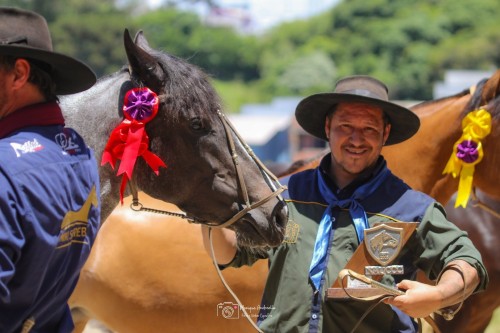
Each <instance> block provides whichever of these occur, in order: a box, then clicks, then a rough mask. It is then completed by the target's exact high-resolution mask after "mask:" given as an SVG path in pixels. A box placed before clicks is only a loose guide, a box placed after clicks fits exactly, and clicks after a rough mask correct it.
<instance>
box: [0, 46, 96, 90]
mask: <svg viewBox="0 0 500 333" xmlns="http://www.w3.org/2000/svg"><path fill="white" fill-rule="evenodd" d="M0 54H4V55H9V56H14V57H21V58H27V59H34V60H38V61H42V62H44V63H47V64H49V65H50V66H51V67H52V73H51V76H52V79H53V80H54V82H55V84H56V94H57V95H67V94H74V93H78V92H81V91H84V90H87V89H88V88H90V87H92V86H93V85H94V83H95V82H96V75H95V74H94V72H93V71H92V69H90V67H88V66H87V65H86V64H84V63H83V62H81V61H79V60H76V59H74V58H71V57H68V56H66V55H64V54H60V53H57V52H50V51H45V50H40V49H36V48H31V47H23V46H13V45H0Z"/></svg>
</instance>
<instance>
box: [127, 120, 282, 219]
mask: <svg viewBox="0 0 500 333" xmlns="http://www.w3.org/2000/svg"><path fill="white" fill-rule="evenodd" d="M217 115H218V116H219V119H220V121H221V122H222V125H223V127H224V131H225V133H226V137H227V141H228V148H229V151H230V153H231V157H232V159H233V163H234V167H235V170H236V175H237V177H238V184H239V186H240V189H241V194H242V195H243V199H244V201H245V205H244V207H243V209H242V210H240V211H239V212H238V213H236V214H235V215H234V216H233V217H231V218H230V219H229V220H227V221H225V222H223V223H221V224H215V223H211V222H209V221H205V220H202V219H198V218H196V217H194V216H190V215H188V214H185V213H178V212H171V211H167V210H160V209H155V208H149V207H144V206H143V205H142V204H141V203H140V202H139V196H138V190H137V186H136V183H135V179H134V178H132V179H131V180H130V182H129V188H130V191H131V193H132V203H131V205H130V208H131V209H132V210H134V211H145V212H151V213H158V214H164V215H170V216H176V217H180V218H182V219H185V220H187V221H188V222H189V223H195V224H203V225H206V226H209V227H212V228H225V227H228V226H230V225H231V224H233V223H235V222H236V221H238V220H239V219H241V218H242V217H243V216H245V214H247V213H248V212H250V211H251V210H253V209H255V208H257V207H259V206H262V205H263V204H265V203H266V202H268V201H269V200H271V199H272V198H275V197H276V198H278V200H280V201H283V199H282V198H281V193H283V191H285V190H286V189H287V187H286V186H284V185H281V184H280V182H279V180H278V178H277V177H276V176H275V175H274V174H273V173H271V172H270V171H269V170H268V169H267V168H266V166H265V165H264V164H263V163H262V162H261V160H260V159H259V158H258V157H257V155H255V153H254V152H253V150H252V149H251V148H250V146H249V145H247V144H246V143H245V141H244V140H243V138H242V137H241V136H240V134H239V133H238V132H237V131H236V129H235V128H234V126H233V125H232V124H231V122H230V121H229V120H228V119H227V117H226V116H225V115H224V114H223V113H222V112H221V111H220V110H217ZM232 134H234V135H235V136H236V138H237V139H238V141H239V143H240V144H241V145H242V146H243V148H244V150H245V152H246V153H247V154H248V155H249V156H250V158H251V159H252V160H253V161H254V162H255V163H256V164H257V166H258V167H259V170H260V172H261V173H262V176H263V177H264V179H265V180H266V183H267V184H268V186H269V187H270V188H271V189H272V190H273V192H272V193H271V194H269V195H268V196H267V197H264V198H262V199H260V200H259V201H257V202H254V203H251V202H250V197H249V195H248V190H247V186H246V183H245V178H244V177H243V172H242V170H241V166H240V160H239V156H238V154H237V152H236V145H235V141H234V139H233V135H232Z"/></svg>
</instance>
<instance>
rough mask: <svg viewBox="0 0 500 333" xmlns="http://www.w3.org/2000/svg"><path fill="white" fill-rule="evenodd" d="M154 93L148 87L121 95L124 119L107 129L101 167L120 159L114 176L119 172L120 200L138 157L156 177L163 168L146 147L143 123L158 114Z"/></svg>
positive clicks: (147, 145)
mask: <svg viewBox="0 0 500 333" xmlns="http://www.w3.org/2000/svg"><path fill="white" fill-rule="evenodd" d="M158 104H159V100H158V96H157V95H156V94H155V93H154V92H153V91H151V90H150V89H149V88H134V89H131V90H129V91H128V92H127V93H126V94H125V98H124V103H123V114H124V116H125V119H124V120H123V121H122V122H121V123H120V124H119V125H118V126H116V128H115V129H114V130H113V132H111V135H110V137H109V140H108V143H107V144H106V147H105V148H104V152H103V154H102V160H101V166H102V165H105V164H106V163H109V164H110V165H111V167H112V168H113V169H114V168H115V164H116V161H117V160H121V162H120V167H119V168H118V172H117V174H116V175H117V176H120V175H122V183H121V186H120V201H121V203H122V204H123V193H124V192H125V187H126V186H127V182H128V181H129V180H130V179H131V178H132V173H133V171H134V166H135V162H136V161H137V158H138V157H139V156H141V157H142V158H143V159H144V160H145V161H146V163H147V164H148V165H149V167H150V168H151V169H152V170H153V171H154V173H155V174H156V175H157V176H158V175H159V169H160V167H165V168H166V167H167V166H166V165H165V163H164V162H163V161H162V160H161V158H159V157H158V156H157V155H155V154H154V153H152V152H151V151H150V150H149V137H148V135H147V133H146V129H145V125H146V123H148V122H149V121H151V120H152V119H153V118H154V117H155V116H156V114H157V113H158Z"/></svg>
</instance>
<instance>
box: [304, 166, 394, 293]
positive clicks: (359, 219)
mask: <svg viewBox="0 0 500 333" xmlns="http://www.w3.org/2000/svg"><path fill="white" fill-rule="evenodd" d="M389 174H390V171H389V169H387V165H386V164H385V162H384V166H383V168H382V169H381V170H380V172H378V173H377V175H375V177H373V178H372V179H371V180H370V181H369V182H367V183H365V184H363V185H362V186H360V187H358V188H357V189H356V190H355V191H354V193H353V194H352V196H351V197H350V198H348V199H343V200H339V199H338V198H337V196H336V195H335V193H333V191H332V190H331V189H330V188H329V187H328V185H327V183H326V179H325V177H327V176H326V175H324V174H323V172H321V170H320V168H319V167H318V168H316V176H317V179H318V188H319V191H320V193H321V195H322V196H323V198H325V200H326V202H327V203H328V207H327V208H326V209H325V212H324V213H323V217H322V218H321V221H320V223H319V227H318V233H317V234H316V243H315V244H314V253H313V257H312V260H311V265H310V267H309V277H310V279H311V281H312V282H313V284H314V287H315V290H316V291H319V290H320V287H321V278H322V277H323V274H324V272H325V270H326V266H327V263H328V260H327V252H328V243H329V241H330V237H331V235H330V233H331V232H333V229H332V228H333V223H334V222H335V219H333V218H332V212H333V209H334V208H335V207H340V208H349V213H350V215H351V218H352V220H353V222H354V227H355V228H356V234H357V235H358V241H359V242H360V243H361V242H362V241H363V238H364V230H365V229H366V228H369V227H370V226H369V224H368V218H367V217H366V212H365V210H364V208H363V207H362V206H361V204H360V203H359V202H360V201H362V200H363V199H365V198H367V197H368V196H370V195H371V194H372V193H373V192H375V190H376V189H377V188H378V187H379V186H380V185H381V184H382V183H383V182H384V180H385V179H386V178H387V176H388V175H389Z"/></svg>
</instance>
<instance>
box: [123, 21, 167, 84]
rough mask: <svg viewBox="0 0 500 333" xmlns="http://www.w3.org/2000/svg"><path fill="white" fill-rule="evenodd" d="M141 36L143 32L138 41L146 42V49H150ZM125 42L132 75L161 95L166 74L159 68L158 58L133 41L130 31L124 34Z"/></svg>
mask: <svg viewBox="0 0 500 333" xmlns="http://www.w3.org/2000/svg"><path fill="white" fill-rule="evenodd" d="M141 35H142V32H141V33H138V34H137V36H136V40H137V41H138V42H140V44H143V42H145V43H146V46H145V47H148V46H147V41H146V39H145V38H144V36H142V37H141ZM123 42H124V45H125V52H126V53H127V59H128V63H129V68H130V75H131V76H134V77H136V79H137V80H139V81H141V82H142V83H144V84H145V85H146V86H147V87H149V88H150V89H152V90H153V91H156V92H157V93H159V89H160V88H161V82H162V81H163V77H164V76H165V73H164V72H163V70H162V68H161V67H160V66H159V64H158V61H157V60H156V58H155V57H153V56H152V55H151V54H149V53H148V52H147V50H146V49H144V48H142V47H141V45H138V44H136V43H134V42H133V41H132V37H131V36H130V33H129V31H128V29H125V32H124V34H123Z"/></svg>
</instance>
